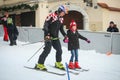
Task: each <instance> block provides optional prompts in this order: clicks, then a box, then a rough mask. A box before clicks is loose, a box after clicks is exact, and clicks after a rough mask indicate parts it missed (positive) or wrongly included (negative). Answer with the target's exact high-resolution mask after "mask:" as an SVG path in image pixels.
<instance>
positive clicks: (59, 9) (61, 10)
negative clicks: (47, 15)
mask: <svg viewBox="0 0 120 80" xmlns="http://www.w3.org/2000/svg"><path fill="white" fill-rule="evenodd" d="M67 11H68V10H67V8H66V7H65V6H63V5H61V6H59V8H58V13H61V12H64V13H65V14H67V13H68V12H67Z"/></svg>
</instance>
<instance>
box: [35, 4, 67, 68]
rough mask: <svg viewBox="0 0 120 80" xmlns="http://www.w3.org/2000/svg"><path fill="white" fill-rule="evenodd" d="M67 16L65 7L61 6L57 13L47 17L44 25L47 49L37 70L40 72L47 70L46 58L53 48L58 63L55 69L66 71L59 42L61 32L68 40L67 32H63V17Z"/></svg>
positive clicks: (41, 56) (40, 58) (45, 48)
mask: <svg viewBox="0 0 120 80" xmlns="http://www.w3.org/2000/svg"><path fill="white" fill-rule="evenodd" d="M65 14H67V10H66V8H65V7H64V6H60V7H59V8H58V10H57V11H55V12H54V13H51V14H50V15H49V16H47V18H46V20H45V23H44V28H43V30H44V38H45V47H44V51H43V52H42V54H41V55H40V57H39V60H38V64H37V65H36V66H35V68H37V69H40V70H47V68H46V67H45V66H44V62H45V59H46V57H47V56H48V54H49V53H50V51H51V47H52V46H53V48H54V49H55V50H56V62H55V67H56V68H59V69H65V68H64V66H63V64H62V63H61V61H62V49H61V44H60V40H59V36H58V35H59V30H60V32H61V33H62V35H63V36H64V37H65V38H67V36H66V33H65V31H64V30H63V16H64V15H65Z"/></svg>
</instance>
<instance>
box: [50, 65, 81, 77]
mask: <svg viewBox="0 0 120 80" xmlns="http://www.w3.org/2000/svg"><path fill="white" fill-rule="evenodd" d="M48 66H50V67H52V68H55V69H58V68H56V67H55V66H52V65H50V64H48ZM58 70H62V71H65V72H66V70H63V69H58ZM69 73H72V74H74V75H78V74H79V72H75V71H72V70H69Z"/></svg>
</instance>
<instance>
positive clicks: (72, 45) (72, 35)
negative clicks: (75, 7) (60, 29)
mask: <svg viewBox="0 0 120 80" xmlns="http://www.w3.org/2000/svg"><path fill="white" fill-rule="evenodd" d="M67 36H68V39H69V40H67V38H66V39H64V42H68V50H70V51H71V58H70V62H69V65H68V67H69V68H70V69H75V68H78V69H81V67H80V66H79V64H78V49H79V38H80V39H83V40H85V41H87V42H88V43H90V41H89V40H88V39H87V38H85V37H83V36H82V35H80V34H79V33H78V31H77V24H76V22H75V21H74V20H72V21H71V23H70V28H69V30H68V31H67ZM74 57H75V62H74V63H73V59H74Z"/></svg>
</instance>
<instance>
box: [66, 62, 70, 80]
mask: <svg viewBox="0 0 120 80" xmlns="http://www.w3.org/2000/svg"><path fill="white" fill-rule="evenodd" d="M65 65H66V72H67V76H68V80H70V75H69V70H68V64H67V62H66V63H65Z"/></svg>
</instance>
